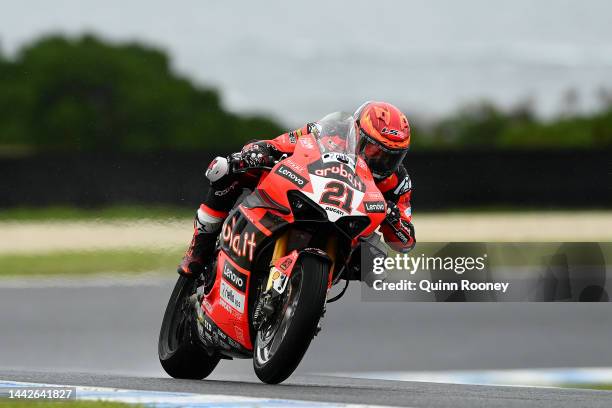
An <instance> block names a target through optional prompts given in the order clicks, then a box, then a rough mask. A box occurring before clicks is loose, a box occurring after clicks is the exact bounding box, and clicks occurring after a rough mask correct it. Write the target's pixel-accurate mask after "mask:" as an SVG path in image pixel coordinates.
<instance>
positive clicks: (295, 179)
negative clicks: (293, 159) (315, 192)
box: [275, 165, 307, 188]
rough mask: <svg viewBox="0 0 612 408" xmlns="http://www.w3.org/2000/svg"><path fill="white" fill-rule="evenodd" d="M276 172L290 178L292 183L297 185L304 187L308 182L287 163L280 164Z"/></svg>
mask: <svg viewBox="0 0 612 408" xmlns="http://www.w3.org/2000/svg"><path fill="white" fill-rule="evenodd" d="M275 173H276V174H278V175H279V176H281V177H283V178H285V179H287V180H289V181H290V182H291V183H293V184H295V185H296V186H297V187H300V188H302V187H304V186H305V185H306V184H307V181H306V179H305V178H303V177H302V176H300V175H298V174H296V173H295V172H294V171H292V170H291V169H290V168H289V167H287V166H285V165H280V166H279V167H278V169H276V172H275Z"/></svg>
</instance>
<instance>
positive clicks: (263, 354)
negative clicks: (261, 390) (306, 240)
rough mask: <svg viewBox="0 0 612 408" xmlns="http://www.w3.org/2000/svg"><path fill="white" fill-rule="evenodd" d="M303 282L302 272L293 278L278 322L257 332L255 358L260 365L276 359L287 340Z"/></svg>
mask: <svg viewBox="0 0 612 408" xmlns="http://www.w3.org/2000/svg"><path fill="white" fill-rule="evenodd" d="M295 272H298V271H295ZM302 282H303V279H302V271H301V270H300V271H299V272H298V273H294V274H293V275H292V276H291V280H290V281H289V284H288V286H287V291H288V292H287V295H286V296H285V301H284V302H283V309H282V311H281V312H280V313H279V314H278V317H277V319H276V321H275V322H274V323H272V324H271V325H269V326H268V327H267V328H265V329H261V330H259V331H258V332H257V347H256V351H255V357H256V359H257V363H258V364H259V365H264V364H266V363H268V362H269V361H270V360H271V359H272V357H274V355H275V354H276V352H277V351H278V349H279V347H280V345H281V344H282V342H283V340H284V339H285V336H286V334H287V331H288V330H289V327H290V326H291V322H292V321H293V316H294V315H295V311H296V308H297V306H298V302H299V300H300V294H301V292H302Z"/></svg>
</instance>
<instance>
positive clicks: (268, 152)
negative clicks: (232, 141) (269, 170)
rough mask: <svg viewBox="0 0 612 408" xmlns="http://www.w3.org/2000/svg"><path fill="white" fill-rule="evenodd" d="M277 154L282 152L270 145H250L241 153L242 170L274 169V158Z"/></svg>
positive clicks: (261, 143) (262, 143)
mask: <svg viewBox="0 0 612 408" xmlns="http://www.w3.org/2000/svg"><path fill="white" fill-rule="evenodd" d="M277 153H280V152H279V151H278V150H277V149H276V148H275V147H274V146H272V145H271V144H269V143H265V142H256V143H250V144H248V145H246V146H245V147H244V148H243V149H242V151H241V152H240V158H241V161H242V163H241V164H242V166H241V168H261V167H272V166H273V165H274V164H276V161H275V159H274V157H275V155H276V154H277Z"/></svg>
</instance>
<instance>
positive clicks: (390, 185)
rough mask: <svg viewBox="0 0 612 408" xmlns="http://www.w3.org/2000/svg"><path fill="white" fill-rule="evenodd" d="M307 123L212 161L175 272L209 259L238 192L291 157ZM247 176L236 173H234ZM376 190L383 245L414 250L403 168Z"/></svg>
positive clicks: (193, 270) (195, 269)
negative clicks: (381, 202) (383, 205)
mask: <svg viewBox="0 0 612 408" xmlns="http://www.w3.org/2000/svg"><path fill="white" fill-rule="evenodd" d="M314 125H315V124H314V123H309V124H307V125H306V126H304V127H303V128H301V129H297V130H294V131H291V132H288V133H284V134H282V135H280V136H278V137H277V138H275V139H271V140H260V141H254V142H251V143H248V144H247V145H245V146H244V147H243V149H242V151H241V152H238V153H234V154H232V155H230V156H229V157H227V158H223V157H217V158H216V159H215V160H213V161H212V162H211V163H210V165H209V167H208V169H207V170H206V177H207V178H208V180H209V181H210V187H211V188H210V189H209V190H208V193H207V195H206V197H205V199H204V202H203V203H202V204H201V205H200V208H199V209H198V210H197V214H196V218H195V221H194V236H193V240H192V242H191V245H190V246H189V249H188V250H187V252H186V253H185V257H184V259H183V261H182V263H181V265H180V266H179V268H178V272H179V273H181V274H185V275H192V274H198V273H201V272H202V271H203V269H202V268H203V267H204V266H205V265H206V264H207V263H209V261H210V257H212V254H213V251H214V246H215V242H216V237H217V235H218V233H219V231H220V229H221V226H222V224H223V222H224V220H225V218H226V217H227V216H228V214H229V211H230V210H231V209H232V208H233V207H234V205H235V203H236V201H237V200H238V198H239V197H240V195H241V194H242V190H243V188H248V189H252V188H254V187H255V186H256V185H257V182H258V180H259V178H260V176H261V174H262V171H261V170H258V169H257V168H260V167H272V166H273V165H274V164H275V163H276V162H277V161H278V160H280V159H282V158H283V156H289V155H291V154H293V152H294V150H295V147H296V144H297V141H298V139H299V138H300V137H302V136H303V135H306V134H309V133H310V131H311V129H313V127H314ZM241 168H242V169H245V170H246V171H236V169H241ZM376 185H377V186H378V188H379V189H380V191H381V192H382V193H383V196H384V197H385V200H386V201H387V218H386V221H387V222H385V223H383V224H382V225H381V232H382V234H383V236H384V239H385V242H386V243H387V244H388V245H389V246H390V247H391V248H393V249H394V250H396V251H398V252H402V253H407V252H409V251H410V250H411V249H412V248H413V247H414V245H415V243H416V241H415V234H414V227H413V226H412V208H411V204H410V198H411V195H412V182H411V180H410V176H409V175H408V172H407V171H406V169H405V168H404V166H402V165H400V166H399V168H398V169H397V170H396V171H395V172H394V173H393V174H391V176H389V177H386V178H384V179H382V180H376Z"/></svg>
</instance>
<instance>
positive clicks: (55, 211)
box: [0, 205, 195, 221]
mask: <svg viewBox="0 0 612 408" xmlns="http://www.w3.org/2000/svg"><path fill="white" fill-rule="evenodd" d="M194 214H195V208H193V209H189V208H185V207H173V206H139V205H118V206H110V207H101V208H77V207H62V206H56V207H17V208H8V209H2V210H0V221H55V220H58V221H88V220H137V219H142V218H146V219H176V218H191V217H193V215H194Z"/></svg>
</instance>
